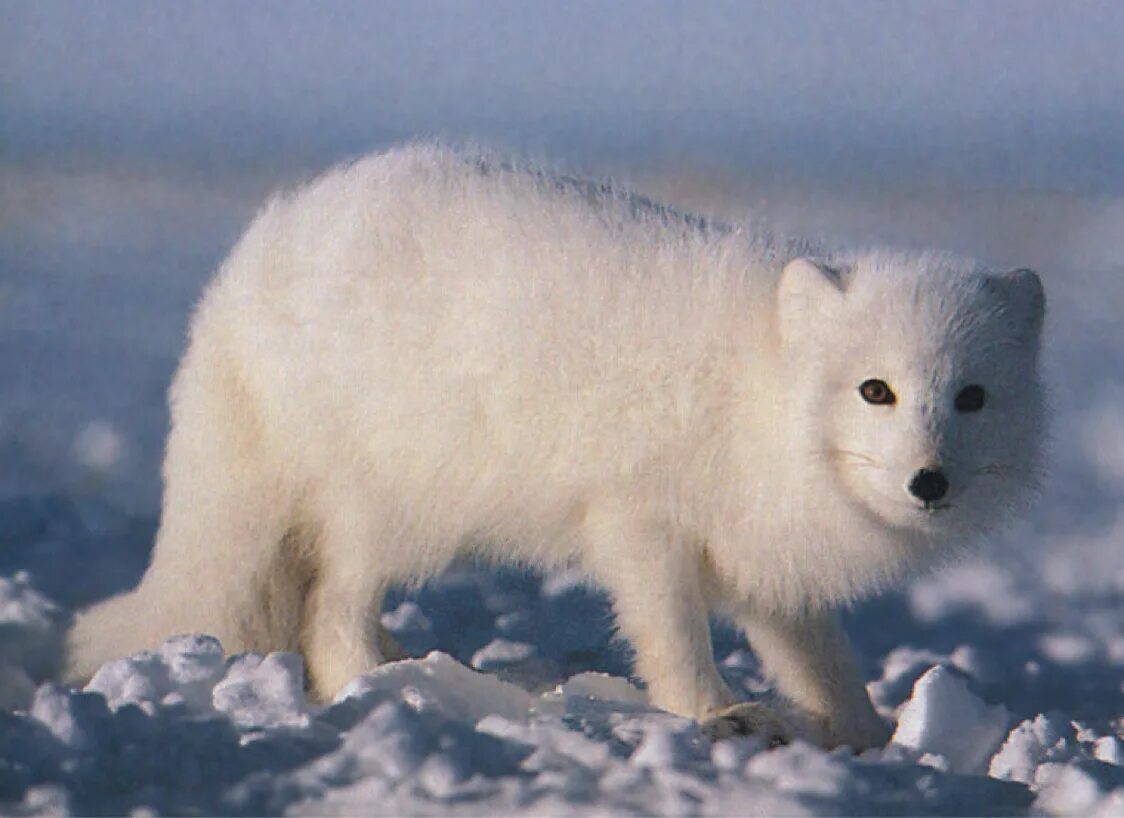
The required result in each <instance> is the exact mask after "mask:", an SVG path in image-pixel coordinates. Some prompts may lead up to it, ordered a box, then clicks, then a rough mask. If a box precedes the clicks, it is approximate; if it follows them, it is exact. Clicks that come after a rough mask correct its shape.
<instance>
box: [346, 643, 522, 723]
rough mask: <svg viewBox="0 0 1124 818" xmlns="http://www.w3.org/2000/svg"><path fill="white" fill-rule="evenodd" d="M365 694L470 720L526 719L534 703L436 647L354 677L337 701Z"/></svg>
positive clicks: (413, 707) (422, 709)
mask: <svg viewBox="0 0 1124 818" xmlns="http://www.w3.org/2000/svg"><path fill="white" fill-rule="evenodd" d="M368 696H371V697H385V698H388V699H397V700H399V701H402V702H405V703H406V704H407V705H409V706H410V707H411V708H412V709H414V710H416V711H418V712H421V711H426V710H431V709H435V710H439V711H441V712H443V713H444V714H445V715H446V716H448V717H449V718H453V719H458V720H462V721H470V722H472V723H474V724H475V723H476V722H478V721H480V720H481V719H482V718H484V717H485V716H488V715H491V714H496V715H499V716H503V717H504V718H507V719H512V720H521V719H525V718H526V717H527V712H528V710H529V709H530V707H531V704H532V702H533V699H532V697H531V694H530V693H528V692H527V691H525V690H523V689H522V688H519V687H516V686H515V685H513V684H509V683H507V682H503V681H501V680H499V679H497V678H495V677H494V676H488V675H486V674H483V673H476V672H475V671H472V670H469V669H468V668H467V667H465V666H464V665H462V664H461V663H460V662H458V661H457V660H456V659H454V658H453V657H451V656H449V655H448V654H447V653H441V652H440V651H433V652H432V653H430V654H429V655H428V656H426V657H425V658H424V659H406V660H404V661H401V662H391V663H390V664H386V665H382V666H381V667H378V668H376V669H375V670H373V671H371V672H370V673H368V674H365V675H363V676H360V677H358V678H356V679H353V680H352V681H351V683H350V684H348V685H347V686H346V687H345V688H344V689H343V690H342V691H340V694H339V695H338V696H337V697H336V701H337V702H340V701H342V700H344V699H348V698H353V697H364V698H365V697H368Z"/></svg>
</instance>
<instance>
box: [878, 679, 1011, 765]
mask: <svg viewBox="0 0 1124 818" xmlns="http://www.w3.org/2000/svg"><path fill="white" fill-rule="evenodd" d="M1010 720H1011V717H1010V714H1008V712H1007V708H1005V707H1003V705H1001V704H1000V705H988V704H986V703H985V702H984V701H982V700H981V699H980V698H978V697H977V696H975V695H973V694H972V692H971V691H970V690H968V684H967V682H966V681H965V680H964V679H963V678H960V677H958V676H957V675H956V674H955V673H954V672H953V671H950V670H948V669H946V668H944V667H942V666H940V665H937V666H936V667H933V668H931V669H930V670H928V671H926V672H925V675H924V676H922V677H921V678H920V679H918V680H917V683H916V684H915V685H914V686H913V694H912V695H911V696H910V698H909V701H908V702H907V703H906V705H905V707H904V708H902V711H901V714H900V715H899V716H898V727H897V730H895V731H894V735H893V738H892V739H891V743H892V744H897V745H899V746H901V747H907V748H909V749H911V750H914V751H915V752H917V753H918V755H919V756H922V757H923V761H924V762H925V763H928V764H930V765H931V766H935V767H937V768H938V769H942V770H952V771H953V772H958V773H982V772H983V771H984V770H985V769H986V768H987V762H988V759H989V758H990V757H991V755H992V753H994V751H995V750H996V749H997V748H998V747H999V744H1000V743H1001V742H1002V741H1003V739H1004V737H1005V736H1006V735H1007V725H1008V723H1009V722H1010Z"/></svg>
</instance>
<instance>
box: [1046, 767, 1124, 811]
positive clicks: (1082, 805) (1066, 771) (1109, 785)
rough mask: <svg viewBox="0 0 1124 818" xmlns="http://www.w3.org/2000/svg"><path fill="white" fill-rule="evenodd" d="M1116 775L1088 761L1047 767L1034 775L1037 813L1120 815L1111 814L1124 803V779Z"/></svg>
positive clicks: (1112, 771)
mask: <svg viewBox="0 0 1124 818" xmlns="http://www.w3.org/2000/svg"><path fill="white" fill-rule="evenodd" d="M1115 772H1116V770H1115V769H1114V768H1113V767H1109V766H1108V765H1101V764H1098V763H1097V762H1095V761H1088V760H1084V761H1077V762H1074V763H1069V764H1059V763H1053V762H1050V763H1046V764H1043V765H1042V766H1041V767H1039V768H1038V770H1037V771H1036V772H1035V774H1034V784H1033V789H1034V790H1035V791H1036V792H1037V793H1038V798H1037V799H1036V800H1035V802H1034V806H1035V810H1036V811H1040V812H1043V813H1046V814H1048V815H1095V814H1101V815H1119V814H1120V813H1119V812H1110V811H1109V810H1111V809H1113V808H1114V807H1119V806H1120V803H1121V801H1124V798H1121V796H1124V780H1120V779H1122V778H1124V776H1114V775H1113V773H1115ZM1113 785H1115V788H1114V786H1113Z"/></svg>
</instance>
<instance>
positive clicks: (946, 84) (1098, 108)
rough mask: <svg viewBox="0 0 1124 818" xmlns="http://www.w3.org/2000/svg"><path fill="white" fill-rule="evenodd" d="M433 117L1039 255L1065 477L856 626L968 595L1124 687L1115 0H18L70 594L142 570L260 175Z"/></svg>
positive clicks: (803, 214) (775, 212)
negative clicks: (193, 324) (225, 262)
mask: <svg viewBox="0 0 1124 818" xmlns="http://www.w3.org/2000/svg"><path fill="white" fill-rule="evenodd" d="M430 137H439V138H443V139H447V140H451V141H454V142H466V141H468V142H478V143H481V144H484V145H488V146H497V147H500V148H504V149H508V150H511V151H515V152H518V153H520V154H524V155H529V156H531V157H533V158H536V159H539V160H541V161H543V162H546V163H548V164H552V165H561V166H563V167H566V168H568V169H571V170H578V171H584V172H588V173H594V174H607V175H612V176H613V177H615V178H618V179H621V180H623V181H625V182H626V183H628V184H630V185H632V186H633V187H635V188H638V189H639V190H641V191H643V192H646V193H648V194H651V195H654V196H657V197H659V198H662V199H667V200H670V201H672V202H674V203H676V204H679V205H680V206H682V207H688V208H694V209H697V210H700V211H703V212H706V213H710V214H716V215H720V216H723V217H726V218H740V217H743V216H747V215H751V214H752V215H753V216H755V217H757V218H764V219H765V220H767V221H770V222H772V223H773V224H774V225H776V227H777V228H778V229H779V230H781V231H783V232H792V233H800V234H809V235H812V236H815V237H818V238H823V239H826V240H829V241H833V242H844V243H850V244H856V243H857V244H862V243H867V242H875V241H891V242H895V243H899V244H909V245H935V246H941V247H946V248H950V249H952V250H955V251H959V252H964V253H969V254H972V255H975V256H978V257H980V258H982V259H983V260H985V261H986V262H988V263H991V264H994V265H996V266H1030V267H1034V268H1035V269H1037V270H1039V271H1040V272H1041V274H1042V275H1043V278H1044V279H1045V281H1046V286H1047V290H1048V294H1049V299H1050V305H1051V307H1050V318H1049V326H1048V334H1049V341H1048V343H1049V348H1048V354H1047V367H1048V376H1049V378H1050V381H1051V384H1052V387H1053V395H1054V403H1055V408H1056V415H1057V423H1056V427H1055V428H1056V431H1055V444H1054V456H1053V460H1052V466H1051V477H1050V480H1049V484H1048V486H1047V491H1046V493H1045V494H1044V499H1043V501H1042V503H1041V504H1040V505H1039V506H1038V507H1037V508H1036V509H1035V511H1034V512H1033V514H1032V515H1031V517H1030V518H1028V519H1027V520H1025V521H1023V522H1022V524H1021V526H1019V527H1017V528H1016V529H1015V530H1014V531H1013V532H1012V533H1011V534H1010V535H1009V537H1008V538H1007V540H1006V541H1005V542H1003V543H1000V544H999V547H998V549H997V550H996V551H995V552H994V553H993V554H992V555H991V556H989V557H986V558H984V559H983V560H981V561H979V562H976V563H973V564H972V565H970V566H969V567H967V568H962V569H959V571H960V573H955V572H953V573H946V574H942V575H940V576H939V577H937V578H935V579H928V580H923V581H920V582H918V583H917V584H915V585H914V586H913V587H911V589H910V590H909V592H908V594H907V597H906V602H904V603H900V604H902V605H905V606H907V609H908V613H909V616H907V617H905V618H903V619H901V621H902V622H903V623H905V625H904V627H906V628H907V629H908V628H913V630H912V631H910V632H908V633H907V634H906V637H903V636H902V634H901V629H900V628H899V629H898V630H896V631H893V633H892V635H891V634H887V635H886V637H885V639H884V640H883V641H884V642H886V644H885V645H883V644H881V643H875V642H869V643H868V644H867V645H865V651H866V654H867V655H868V656H877V655H880V653H881V652H882V651H884V650H885V649H887V646H888V645H891V644H897V642H895V641H894V640H898V641H900V640H901V639H902V638H907V637H908V638H914V637H916V638H918V639H923V638H928V639H929V640H930V641H932V640H933V638H934V634H933V633H930V634H929V635H928V637H924V636H922V635H921V632H922V631H923V630H924V629H925V628H926V627H928V625H926V623H931V624H932V626H933V628H935V629H936V630H935V631H934V633H936V635H937V636H938V637H939V636H940V635H941V634H955V633H959V632H960V631H956V630H955V629H953V628H952V623H954V620H955V618H956V617H957V616H959V615H960V614H961V613H963V614H965V615H968V614H970V615H971V617H972V618H973V621H975V622H977V623H981V622H982V623H984V625H979V624H977V626H976V627H977V629H978V628H980V627H984V626H986V627H988V628H991V629H992V630H990V631H988V632H987V633H983V632H980V633H979V641H980V643H981V644H984V645H991V646H994V645H997V644H1000V643H1001V642H1003V640H999V641H997V640H996V638H995V637H996V635H997V634H998V635H1002V636H1003V637H1004V639H1005V640H1006V642H1003V644H1005V645H1007V647H1005V648H1004V650H1005V651H1006V653H1004V654H1003V655H1004V656H1006V655H1008V654H1010V656H1011V661H1017V662H1023V661H1033V662H1037V663H1038V667H1039V670H1038V671H1033V670H1027V671H1026V673H1027V674H1028V675H1027V676H1026V679H1029V680H1031V681H1026V684H1028V685H1032V684H1033V683H1034V682H1033V679H1040V680H1043V681H1041V682H1040V684H1043V685H1046V686H1047V687H1049V686H1055V687H1057V688H1058V689H1059V690H1061V689H1065V690H1066V691H1068V692H1067V693H1066V696H1067V697H1069V698H1073V699H1074V700H1077V699H1079V698H1080V697H1081V696H1082V695H1085V694H1083V693H1082V692H1081V691H1082V689H1083V688H1081V687H1080V684H1081V683H1080V682H1079V680H1080V679H1092V680H1093V681H1092V682H1091V684H1092V685H1093V687H1092V688H1091V689H1086V690H1085V693H1092V694H1095V695H1096V696H1101V697H1102V699H1103V696H1104V695H1109V694H1114V692H1115V693H1118V692H1119V683H1118V680H1119V675H1118V668H1119V667H1120V666H1121V665H1124V637H1122V636H1121V635H1120V634H1121V633H1122V632H1124V622H1122V621H1121V614H1120V610H1121V608H1122V607H1124V606H1122V605H1121V602H1122V601H1124V560H1122V559H1121V558H1120V555H1121V554H1122V553H1124V514H1122V512H1121V508H1122V505H1124V351H1122V350H1124V320H1122V319H1121V315H1122V311H1124V283H1122V282H1124V266H1122V265H1124V261H1122V260H1124V4H1122V3H1118V2H1108V1H1107V0H1106V2H1083V1H1081V0H1077V1H1076V2H1043V1H1042V0H991V2H966V1H965V2H954V1H949V2H941V1H939V0H933V1H932V2H905V1H899V2H893V3H891V2H876V1H874V0H848V2H813V1H810V0H797V1H796V2H792V1H791V0H790V1H788V2H782V1H781V0H777V1H776V2H764V1H762V2H717V1H715V2H689V3H688V2H678V3H671V2H656V1H655V0H619V1H618V2H611V3H606V2H585V1H584V0H575V1H574V2H546V1H545V0H541V1H536V2H526V1H525V0H523V1H518V2H508V1H507V0H493V1H492V2H477V1H476V0H460V1H459V2H439V1H436V0H435V1H433V2H401V1H398V2H315V3H314V2H303V1H293V0H290V2H285V3H266V2H250V1H249V0H224V1H223V2H218V1H216V2H204V1H203V0H192V1H188V0H176V1H175V2H134V0H116V1H115V2H96V1H94V2H60V0H28V1H27V2H20V1H19V0H0V523H2V524H0V529H2V530H0V543H2V544H5V545H7V546H9V547H8V548H7V549H3V548H0V569H7V570H9V571H10V570H15V569H19V568H24V569H28V570H31V571H32V573H33V575H35V576H36V581H37V582H38V584H39V585H40V586H41V587H43V588H44V589H46V590H47V591H49V592H50V593H51V594H52V595H54V596H55V597H56V598H58V599H60V600H62V601H64V602H82V601H88V600H89V599H91V598H94V597H96V596H99V595H103V594H104V593H106V592H107V591H108V590H112V589H114V588H119V587H124V586H125V585H127V584H128V583H129V582H131V581H135V579H136V577H137V575H138V572H139V570H140V567H141V566H143V562H144V558H145V555H146V553H147V548H148V547H149V544H150V538H151V531H152V526H153V525H154V523H155V517H156V514H157V510H158V503H159V494H160V483H159V461H160V454H161V447H162V444H163V438H164V436H165V433H166V425H167V414H166V410H165V406H164V392H165V390H166V388H167V385H168V383H169V380H170V378H171V374H172V371H173V368H174V365H175V361H176V359H177V357H178V355H179V354H180V352H181V351H182V348H183V344H184V332H185V329H186V326H187V320H188V316H189V314H190V309H191V306H192V304H193V303H194V302H195V300H196V299H197V298H198V296H199V293H200V292H201V289H202V287H203V285H204V283H205V282H206V280H207V279H208V278H209V277H210V275H211V274H212V273H213V270H214V269H215V267H216V265H217V264H218V263H219V262H220V260H221V259H222V257H223V256H224V255H225V253H226V252H227V251H228V250H229V248H230V246H231V245H232V243H233V242H234V240H235V239H236V238H237V236H238V234H239V232H240V231H241V230H242V229H243V228H244V226H245V225H246V223H247V222H248V220H249V219H250V218H251V217H252V214H253V212H254V210H255V208H256V207H257V206H258V205H259V203H260V202H261V201H262V199H263V197H264V196H266V195H267V193H268V192H269V191H270V190H271V189H273V188H275V187H276V186H278V185H284V184H292V183H295V182H297V181H299V180H301V179H304V178H308V177H309V176H310V175H311V174H313V173H315V172H317V171H318V170H320V169H322V168H324V167H326V166H328V165H330V164H332V163H335V162H338V161H342V160H345V159H347V158H349V157H353V156H356V155H358V154H361V153H363V152H366V151H369V150H374V149H378V148H380V147H385V146H387V145H390V144H392V143H395V142H399V141H402V140H410V139H418V138H430ZM75 532H78V533H75ZM5 539H6V543H3V542H2V541H3V540H5ZM52 542H54V543H56V545H57V546H58V547H57V548H55V550H52V549H51V548H50V547H47V546H46V545H44V543H47V544H50V543H52ZM75 543H78V544H79V545H75ZM83 543H85V544H86V545H82V544H83ZM32 546H34V547H32ZM87 546H88V550H87V552H86V556H85V558H84V559H71V558H69V557H67V558H66V559H65V560H63V559H61V556H60V555H67V554H71V555H73V552H74V549H76V548H83V547H87ZM68 549H69V550H68ZM115 549H116V550H115ZM52 561H54V562H53V563H52ZM51 565H53V566H54V567H50V566H51ZM60 566H63V567H60ZM90 566H96V568H95V569H91V567H90ZM36 572H37V573H36ZM106 577H110V579H106ZM940 623H945V624H940ZM1044 623H1045V625H1044ZM938 625H939V627H938ZM945 625H948V627H946V626H945ZM962 625H963V623H961V625H959V626H957V627H961V626H962ZM1007 637H1010V639H1007ZM953 638H954V637H953V636H949V637H948V639H950V640H951V639H953ZM946 641H947V640H946ZM949 647H950V649H951V643H950V646H949ZM1027 657H1031V658H1029V659H1028V658H1027ZM1028 667H1029V665H1028ZM1042 667H1055V668H1057V669H1058V673H1055V674H1054V675H1051V674H1050V673H1044V672H1042V671H1041V668H1042ZM1066 668H1069V669H1070V670H1071V671H1073V672H1072V673H1070V672H1067V671H1065V669H1066ZM1078 670H1080V671H1082V672H1081V673H1077V671H1078ZM1085 671H1090V672H1085ZM1114 679H1115V680H1116V681H1114ZM1024 681H1025V680H1024ZM1106 691H1107V693H1106ZM1051 701H1056V698H1055V699H1052V700H1051ZM1063 703H1064V702H1063Z"/></svg>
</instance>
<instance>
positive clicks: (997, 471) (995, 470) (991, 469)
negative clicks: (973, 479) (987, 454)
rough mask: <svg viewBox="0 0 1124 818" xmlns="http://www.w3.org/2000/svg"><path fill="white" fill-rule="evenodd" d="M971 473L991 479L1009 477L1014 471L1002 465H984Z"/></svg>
mask: <svg viewBox="0 0 1124 818" xmlns="http://www.w3.org/2000/svg"><path fill="white" fill-rule="evenodd" d="M972 473H973V474H986V475H990V476H991V477H1010V476H1011V475H1012V474H1014V469H1012V468H1011V467H1010V466H1005V465H1003V464H1002V463H987V464H986V465H983V466H980V467H979V468H978V469H974V470H973V471H972Z"/></svg>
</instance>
